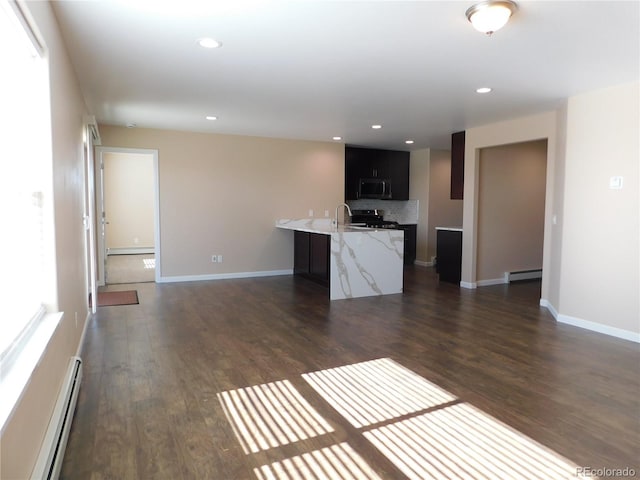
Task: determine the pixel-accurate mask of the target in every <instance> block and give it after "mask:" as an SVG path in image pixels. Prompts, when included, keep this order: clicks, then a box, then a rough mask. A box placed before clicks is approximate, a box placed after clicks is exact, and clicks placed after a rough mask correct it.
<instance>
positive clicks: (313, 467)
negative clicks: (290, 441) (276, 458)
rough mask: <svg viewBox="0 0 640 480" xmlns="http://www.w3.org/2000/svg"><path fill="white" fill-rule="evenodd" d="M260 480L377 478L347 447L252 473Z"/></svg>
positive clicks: (318, 453)
mask: <svg viewBox="0 0 640 480" xmlns="http://www.w3.org/2000/svg"><path fill="white" fill-rule="evenodd" d="M254 473H255V474H256V476H257V477H258V478H259V479H260V480H280V479H293V480H308V479H315V480H327V479H335V480H343V479H346V480H378V479H380V477H379V476H378V475H377V474H376V472H374V471H373V470H372V469H371V467H370V466H369V465H367V463H366V462H365V461H364V460H363V459H362V457H360V455H358V454H357V453H356V452H355V451H354V450H353V448H351V447H350V446H349V444H347V443H340V444H338V445H331V446H330V447H327V448H323V449H321V450H314V451H312V452H308V453H304V454H302V455H298V456H296V457H292V458H287V459H285V460H283V461H281V462H274V463H272V464H269V465H263V466H262V467H260V468H256V469H254Z"/></svg>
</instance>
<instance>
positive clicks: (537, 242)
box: [477, 140, 547, 283]
mask: <svg viewBox="0 0 640 480" xmlns="http://www.w3.org/2000/svg"><path fill="white" fill-rule="evenodd" d="M546 165H547V141H546V140H538V141H535V142H525V143H516V144H510V145H502V146H499V147H489V148H483V149H482V150H481V152H480V164H479V170H478V174H479V179H478V247H477V248H478V254H477V281H478V282H482V281H497V280H502V279H503V278H504V273H505V272H513V271H522V270H534V269H541V268H542V246H543V241H544V199H545V189H546ZM494 283H495V282H494Z"/></svg>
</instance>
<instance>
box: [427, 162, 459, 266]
mask: <svg viewBox="0 0 640 480" xmlns="http://www.w3.org/2000/svg"><path fill="white" fill-rule="evenodd" d="M450 197H451V152H450V151H448V150H431V165H430V168H429V227H428V240H427V242H428V248H427V256H428V258H429V261H431V258H432V257H434V256H435V255H436V227H460V226H462V200H451V198H450Z"/></svg>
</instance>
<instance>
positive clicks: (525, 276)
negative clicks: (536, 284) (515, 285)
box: [504, 269, 542, 283]
mask: <svg viewBox="0 0 640 480" xmlns="http://www.w3.org/2000/svg"><path fill="white" fill-rule="evenodd" d="M534 278H542V269H537V270H520V271H518V272H505V274H504V279H505V283H511V282H517V281H518V280H532V279H534Z"/></svg>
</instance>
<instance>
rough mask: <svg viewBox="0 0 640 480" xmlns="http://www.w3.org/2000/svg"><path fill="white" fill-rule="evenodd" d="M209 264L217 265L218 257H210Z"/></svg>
mask: <svg viewBox="0 0 640 480" xmlns="http://www.w3.org/2000/svg"><path fill="white" fill-rule="evenodd" d="M211 263H218V256H217V255H211Z"/></svg>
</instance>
